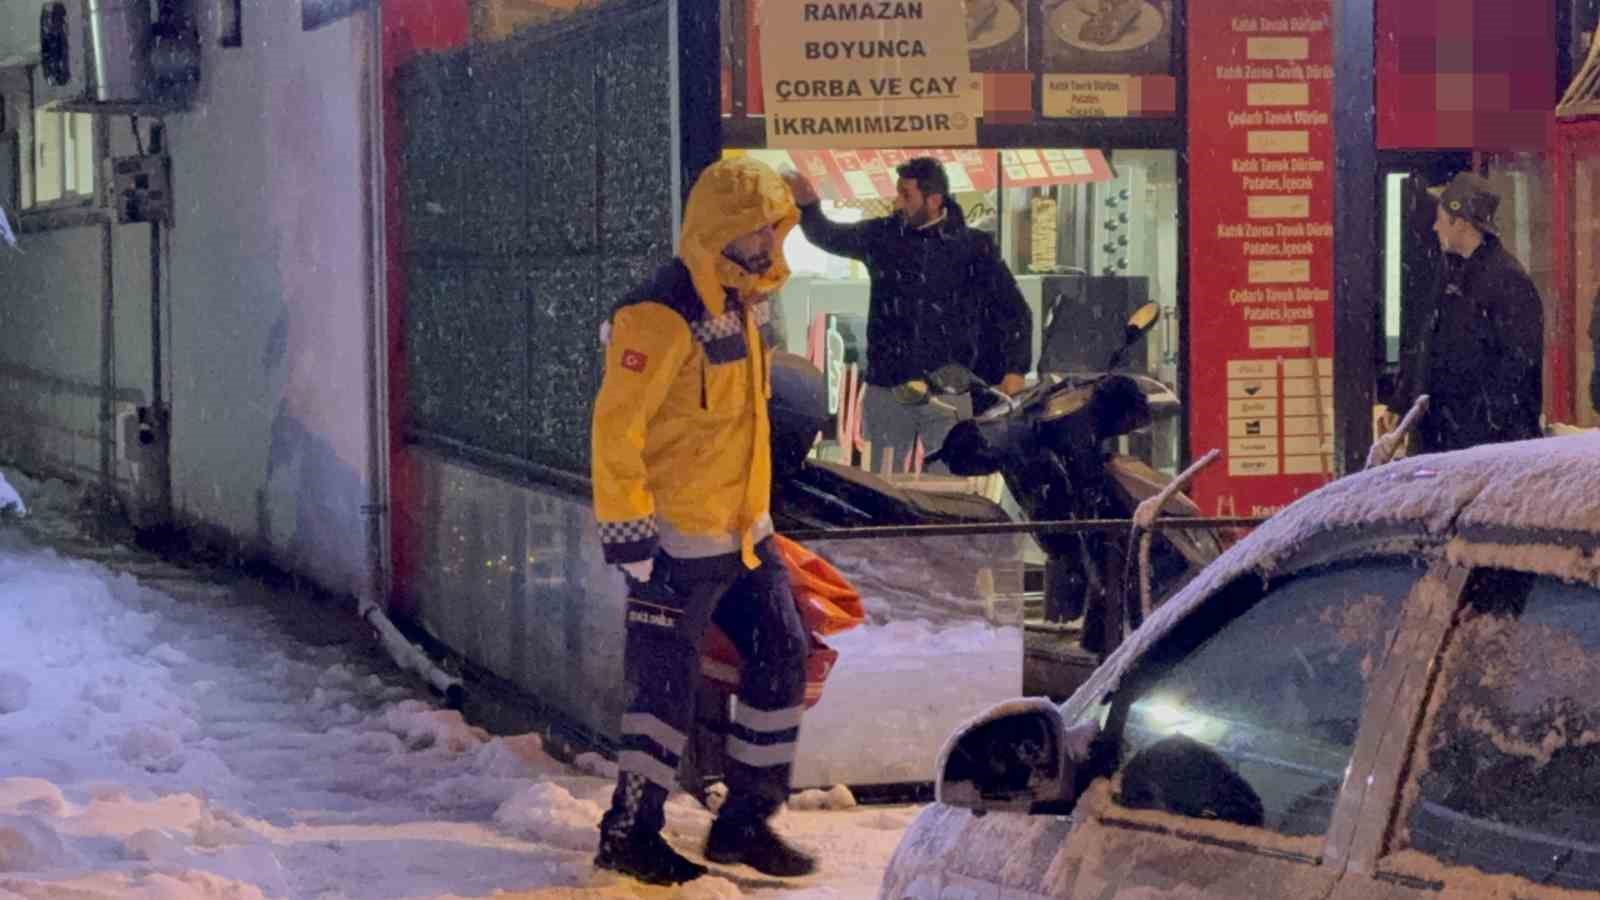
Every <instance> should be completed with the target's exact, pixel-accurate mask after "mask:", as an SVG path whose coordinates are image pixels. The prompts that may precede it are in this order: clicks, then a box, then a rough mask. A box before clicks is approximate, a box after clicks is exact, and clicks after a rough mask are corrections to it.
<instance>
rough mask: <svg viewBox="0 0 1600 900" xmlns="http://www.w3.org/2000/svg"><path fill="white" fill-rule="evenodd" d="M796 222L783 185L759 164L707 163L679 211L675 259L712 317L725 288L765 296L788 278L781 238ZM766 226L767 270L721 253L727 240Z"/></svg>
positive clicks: (744, 159)
mask: <svg viewBox="0 0 1600 900" xmlns="http://www.w3.org/2000/svg"><path fill="white" fill-rule="evenodd" d="M799 221H800V211H799V210H798V209H797V208H796V207H795V205H794V196H793V195H792V194H791V193H790V192H789V186H788V185H787V184H785V183H784V181H783V179H782V178H779V177H778V173H777V172H774V171H773V170H772V168H771V167H770V166H768V165H766V164H765V163H762V162H759V161H757V160H754V159H750V158H748V157H740V158H737V159H724V160H721V161H719V162H715V163H712V164H711V165H710V166H708V167H707V168H706V170H705V171H704V172H702V173H701V174H700V178H699V179H698V180H697V181H695V183H694V189H693V190H691V191H690V192H689V202H688V203H687V205H686V206H685V207H684V211H683V234H682V236H681V237H680V238H679V241H678V258H679V259H682V260H683V264H684V266H685V267H686V268H688V270H689V275H690V277H691V278H693V279H694V286H695V290H696V292H698V293H699V294H700V299H701V300H703V301H705V304H706V308H707V309H708V310H709V311H710V312H711V314H712V315H721V314H722V312H723V310H724V309H725V308H726V305H727V304H726V301H725V289H726V288H733V289H735V290H737V291H738V292H739V293H740V294H743V295H750V294H770V293H772V292H774V291H776V290H778V289H779V288H781V287H783V284H784V282H786V281H788V280H789V263H788V261H787V260H785V259H784V257H783V241H784V238H785V237H787V236H788V234H789V231H790V229H792V228H794V226H795V223H797V222H799ZM765 225H771V226H773V230H774V231H775V232H776V236H777V240H776V242H775V243H774V246H773V248H772V268H770V269H768V270H767V271H766V272H763V273H762V274H760V275H754V274H752V273H750V272H747V271H745V269H744V268H743V267H741V266H739V265H738V264H737V263H735V262H733V261H732V260H730V259H728V258H726V257H724V256H723V255H722V249H723V248H724V247H726V246H727V245H728V242H729V241H732V240H733V239H734V238H737V237H739V236H740V235H744V234H749V233H750V232H752V231H755V230H757V229H759V228H761V227H762V226H765Z"/></svg>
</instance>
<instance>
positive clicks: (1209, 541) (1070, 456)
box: [926, 303, 1223, 654]
mask: <svg viewBox="0 0 1600 900" xmlns="http://www.w3.org/2000/svg"><path fill="white" fill-rule="evenodd" d="M1160 314H1161V310H1160V307H1159V306H1157V305H1156V304H1154V303H1151V304H1146V305H1145V306H1143V307H1141V308H1140V309H1138V310H1137V311H1136V312H1135V313H1134V314H1133V316H1131V317H1130V318H1129V320H1128V323H1127V326H1126V328H1125V331H1124V339H1123V343H1122V345H1121V346H1120V347H1118V348H1117V349H1116V350H1115V351H1114V352H1113V353H1112V354H1111V357H1110V359H1109V360H1108V361H1107V365H1106V367H1105V370H1104V371H1103V372H1095V373H1082V374H1078V373H1071V374H1051V375H1047V376H1046V377H1044V378H1041V380H1040V382H1039V383H1038V384H1036V385H1035V386H1033V387H1031V388H1029V389H1027V390H1025V391H1023V392H1022V393H1021V394H1019V395H1017V396H1016V397H1009V396H1007V395H1005V394H1004V393H1002V392H1000V391H998V390H996V389H995V388H994V387H992V386H991V385H989V384H987V383H985V382H984V381H983V379H981V378H979V377H978V376H977V375H975V374H973V373H972V372H971V371H970V370H968V369H967V368H965V367H963V366H959V365H948V366H944V367H942V368H940V369H938V370H935V371H933V372H929V373H927V380H926V384H927V390H928V393H929V395H930V397H931V396H932V395H935V394H944V395H955V394H961V393H968V394H971V395H972V396H973V398H974V407H975V408H979V407H981V406H982V405H983V404H984V403H985V402H987V403H989V404H990V405H989V408H988V409H987V410H985V412H983V413H981V414H979V415H975V416H973V417H972V418H968V419H964V420H962V421H961V422H959V423H957V424H956V426H955V427H954V428H953V429H951V431H950V434H949V436H948V437H947V438H946V439H945V442H944V445H943V446H942V447H940V448H939V449H938V450H936V451H935V452H934V453H933V454H932V455H930V456H929V457H928V460H929V462H935V461H937V462H943V463H944V465H945V467H946V468H948V469H949V470H950V471H951V472H952V473H954V474H957V475H988V474H991V473H994V472H999V473H1000V474H1001V476H1002V477H1003V478H1004V479H1005V482H1006V486H1007V487H1008V488H1009V489H1010V491H1011V494H1012V496H1013V497H1014V498H1015V499H1016V501H1017V504H1018V505H1019V506H1020V507H1021V508H1022V510H1023V512H1025V513H1026V514H1027V516H1028V518H1030V519H1033V520H1035V521H1061V520H1091V519H1129V518H1131V517H1132V516H1133V513H1134V511H1135V509H1137V508H1138V507H1139V505H1140V503H1141V502H1143V501H1145V500H1147V499H1149V498H1151V497H1155V496H1157V495H1158V494H1161V493H1162V491H1163V489H1164V488H1166V487H1167V486H1168V485H1169V483H1170V482H1171V481H1172V479H1170V478H1168V477H1167V476H1165V475H1163V474H1162V473H1160V472H1159V471H1157V470H1155V469H1154V468H1152V467H1150V466H1149V465H1147V464H1145V463H1144V462H1143V461H1141V460H1139V459H1136V458H1134V457H1131V456H1128V455H1125V454H1120V453H1116V452H1113V451H1112V450H1110V449H1109V448H1108V446H1107V445H1108V444H1109V443H1110V442H1111V441H1113V440H1114V439H1116V438H1119V437H1121V436H1123V435H1127V434H1130V433H1132V432H1134V431H1136V430H1138V429H1141V428H1144V427H1146V426H1147V425H1149V424H1150V423H1151V422H1152V421H1153V414H1152V407H1154V406H1160V407H1165V408H1166V409H1168V410H1173V409H1176V406H1177V398H1176V396H1175V395H1174V394H1173V393H1172V391H1171V390H1170V389H1169V388H1167V387H1166V386H1165V385H1163V384H1161V383H1160V382H1159V381H1157V380H1156V379H1153V378H1149V377H1147V376H1143V375H1135V374H1127V373H1122V372H1118V371H1117V369H1118V368H1119V367H1120V366H1121V364H1122V360H1123V358H1124V357H1125V356H1126V354H1127V352H1128V350H1130V349H1131V348H1132V347H1133V346H1134V345H1136V344H1137V343H1138V342H1139V341H1140V340H1142V339H1143V338H1144V336H1145V335H1146V334H1148V333H1149V331H1150V330H1151V329H1152V328H1153V327H1154V326H1155V324H1156V322H1157V321H1158V320H1159V318H1160ZM1159 512H1160V514H1161V515H1162V516H1164V517H1198V516H1200V514H1201V511H1200V508H1199V507H1198V506H1197V505H1195V503H1194V502H1193V501H1192V500H1190V499H1189V498H1188V497H1187V496H1186V495H1184V494H1183V493H1182V492H1180V491H1172V492H1169V494H1168V496H1167V497H1166V499H1165V500H1163V501H1162V506H1161V509H1160V510H1159ZM1037 540H1038V541H1039V544H1040V546H1041V547H1042V548H1043V550H1044V551H1045V554H1046V557H1047V560H1048V562H1047V564H1046V568H1045V584H1044V594H1045V597H1044V618H1045V620H1046V621H1049V622H1058V623H1061V622H1069V621H1073V620H1076V619H1078V618H1080V617H1081V618H1082V619H1083V626H1082V637H1081V639H1080V640H1081V645H1082V647H1083V648H1084V649H1085V650H1088V651H1090V652H1092V653H1096V654H1101V653H1104V652H1107V651H1108V650H1109V649H1110V648H1111V644H1112V643H1114V640H1115V632H1116V631H1117V630H1118V629H1120V628H1121V622H1122V618H1123V617H1122V616H1121V615H1114V613H1115V612H1117V611H1122V610H1127V609H1130V608H1131V598H1128V597H1125V596H1124V593H1125V591H1124V579H1123V578H1122V577H1121V576H1122V575H1123V573H1124V572H1125V571H1128V554H1129V552H1130V549H1131V548H1129V547H1128V546H1126V545H1125V544H1124V543H1123V542H1122V541H1121V540H1120V538H1119V537H1118V536H1117V535H1114V534H1107V533H1105V532H1089V533H1066V534H1042V535H1038V536H1037ZM1222 546H1223V542H1222V540H1221V537H1220V535H1219V534H1217V533H1216V532H1215V531H1214V530H1213V529H1209V528H1194V529H1163V530H1162V531H1161V532H1160V533H1159V534H1156V535H1154V536H1153V539H1152V544H1151V550H1150V557H1149V558H1150V571H1149V579H1150V585H1151V591H1152V594H1153V601H1152V602H1153V603H1154V604H1159V603H1160V601H1161V600H1162V599H1164V598H1165V597H1167V596H1169V595H1171V594H1172V593H1173V592H1175V591H1176V590H1177V589H1178V588H1180V587H1182V586H1183V585H1184V584H1185V583H1187V582H1188V580H1189V578H1191V577H1193V575H1194V574H1196V573H1197V572H1199V571H1200V569H1202V568H1204V567H1205V565H1206V564H1207V563H1209V562H1211V561H1212V560H1213V559H1215V558H1216V557H1217V556H1218V555H1219V554H1220V553H1221V551H1222ZM1108 613H1112V614H1113V615H1112V617H1111V618H1108ZM1134 624H1136V623H1134Z"/></svg>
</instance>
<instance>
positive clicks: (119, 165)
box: [103, 155, 172, 225]
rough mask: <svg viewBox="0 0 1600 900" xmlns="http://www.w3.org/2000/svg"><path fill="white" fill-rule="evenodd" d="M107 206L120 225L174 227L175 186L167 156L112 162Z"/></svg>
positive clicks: (132, 157) (123, 159) (130, 157)
mask: <svg viewBox="0 0 1600 900" xmlns="http://www.w3.org/2000/svg"><path fill="white" fill-rule="evenodd" d="M106 167H107V169H108V171H107V173H106V175H107V177H106V178H105V179H104V180H103V183H104V184H105V185H106V204H105V205H107V206H109V207H110V208H111V209H112V210H114V211H115V212H116V215H117V221H118V222H120V223H122V224H124V225H126V224H128V223H130V222H161V223H163V224H168V225H170V224H171V223H172V185H171V178H170V175H169V172H170V167H169V165H168V161H167V157H166V156H155V155H146V156H119V157H116V158H114V159H111V160H108V161H107V163H106Z"/></svg>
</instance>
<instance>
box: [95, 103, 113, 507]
mask: <svg viewBox="0 0 1600 900" xmlns="http://www.w3.org/2000/svg"><path fill="white" fill-rule="evenodd" d="M93 127H94V155H95V163H96V166H97V167H98V169H99V171H105V170H106V166H107V165H109V160H110V159H111V127H110V125H109V123H107V122H106V121H105V120H104V119H98V118H97V119H96V120H95V122H94V126H93ZM116 228H117V224H116V217H114V216H106V217H105V219H104V220H103V221H102V222H101V224H100V498H99V501H100V504H101V505H100V509H101V511H102V512H106V511H109V510H110V509H111V508H112V506H113V504H114V500H115V497H116V458H115V448H116V442H117V439H116V409H115V407H114V405H113V401H112V397H113V395H114V394H115V393H116V389H117V355H116V354H117V340H116V337H117V335H116V324H117V322H116V314H115V311H116V272H115V265H114V264H115V258H114V256H113V253H114V250H115V245H116Z"/></svg>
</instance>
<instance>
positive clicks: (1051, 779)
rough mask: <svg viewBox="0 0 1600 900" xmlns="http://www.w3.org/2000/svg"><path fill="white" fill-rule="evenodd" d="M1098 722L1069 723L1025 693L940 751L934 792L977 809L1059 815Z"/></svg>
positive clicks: (1072, 796) (1069, 802) (1070, 795)
mask: <svg viewBox="0 0 1600 900" xmlns="http://www.w3.org/2000/svg"><path fill="white" fill-rule="evenodd" d="M1098 734H1099V726H1097V725H1096V724H1095V723H1094V722H1086V723H1084V724H1082V725H1079V726H1077V727H1075V728H1070V729H1069V728H1068V727H1067V724H1066V721H1065V720H1064V719H1063V718H1062V717H1061V711H1060V710H1059V709H1057V708H1056V706H1055V705H1054V704H1053V703H1051V702H1049V701H1048V700H1044V699H1042V698H1036V697H1030V698H1026V699H1019V700H1011V701H1007V702H1005V703H1002V704H1000V705H998V706H995V707H994V708H992V709H990V710H989V711H987V712H985V713H983V714H982V715H979V716H978V717H977V718H975V719H973V720H972V721H970V722H968V723H966V724H965V725H963V726H962V727H961V728H960V729H959V730H958V731H957V732H956V733H955V734H954V735H953V736H952V737H951V739H950V740H949V741H948V742H947V743H946V744H945V746H944V749H943V750H942V751H941V752H940V754H939V762H938V768H937V770H936V771H937V779H936V782H935V788H934V792H935V793H934V796H935V798H936V799H937V800H938V802H940V803H943V804H945V805H946V806H956V807H961V808H963V809H970V810H973V811H974V812H976V813H979V814H982V813H986V812H1017V813H1064V812H1067V811H1069V810H1070V808H1071V806H1072V804H1073V803H1075V802H1076V801H1077V796H1076V793H1075V788H1074V786H1073V785H1074V781H1075V775H1076V769H1077V765H1078V763H1081V762H1084V761H1086V760H1087V759H1088V758H1089V748H1090V745H1091V744H1092V743H1093V741H1094V739H1095V737H1096V736H1097V735H1098Z"/></svg>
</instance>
